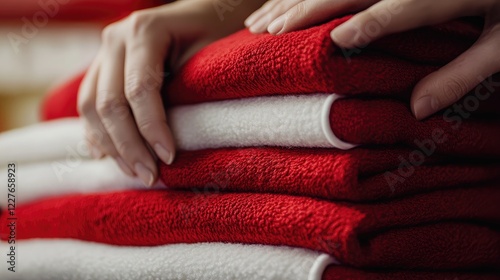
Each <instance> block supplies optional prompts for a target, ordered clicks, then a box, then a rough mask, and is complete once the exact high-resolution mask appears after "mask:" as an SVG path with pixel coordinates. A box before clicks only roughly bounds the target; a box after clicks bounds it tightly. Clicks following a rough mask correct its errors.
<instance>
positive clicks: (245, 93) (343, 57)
mask: <svg viewBox="0 0 500 280" xmlns="http://www.w3.org/2000/svg"><path fill="white" fill-rule="evenodd" d="M350 17H351V16H346V17H343V18H341V19H335V20H332V21H331V22H328V23H325V24H323V25H320V26H316V27H312V28H309V29H306V30H301V31H297V32H291V33H287V34H283V35H280V36H273V35H269V34H264V35H253V34H250V32H248V30H243V31H240V32H237V33H235V34H233V35H231V36H228V37H226V38H224V39H221V40H219V41H217V42H215V43H213V44H211V45H209V46H207V47H205V48H204V49H202V50H201V51H199V52H198V53H197V54H195V55H194V56H193V57H192V58H191V59H190V60H189V61H188V62H187V63H186V64H185V66H184V67H183V69H182V70H181V71H180V72H179V73H178V74H176V75H175V76H174V78H173V80H172V82H171V83H170V84H169V86H168V87H167V88H166V94H167V96H168V103H167V104H173V105H176V104H185V103H200V102H206V101H213V100H222V99H232V98H242V97H252V96H259V95H270V94H292V93H293V94H298V93H317V92H334V93H337V94H341V95H360V94H364V95H370V96H389V95H390V96H397V97H400V98H402V97H403V96H405V95H407V94H408V93H410V92H411V90H412V88H413V86H414V85H415V84H416V83H417V82H418V81H419V80H420V79H422V78H423V77H424V76H426V75H427V74H429V73H430V72H432V71H434V70H436V69H438V67H439V66H442V65H444V64H446V63H447V62H449V61H451V60H452V59H454V58H455V57H457V56H458V55H459V54H461V53H463V52H464V51H465V50H467V49H468V48H469V47H470V46H471V45H472V44H473V43H474V41H475V40H476V39H477V38H478V37H479V35H480V33H481V28H480V27H479V26H478V25H476V24H474V23H471V22H470V21H467V22H466V21H454V22H449V23H445V24H442V25H438V26H433V27H425V28H421V29H418V30H414V31H409V32H404V33H401V34H396V35H393V36H389V37H387V38H384V39H381V40H379V41H378V42H376V43H373V44H370V45H369V46H367V47H366V48H363V49H360V50H355V53H354V54H356V53H359V54H357V55H352V54H351V55H349V52H348V51H346V50H342V49H341V48H339V47H337V46H336V45H334V43H333V42H332V40H331V38H330V35H329V34H330V32H331V30H332V29H334V28H335V27H336V26H338V25H340V24H342V23H343V22H345V21H346V20H348V19H349V18H350ZM346 52H347V54H346Z"/></svg>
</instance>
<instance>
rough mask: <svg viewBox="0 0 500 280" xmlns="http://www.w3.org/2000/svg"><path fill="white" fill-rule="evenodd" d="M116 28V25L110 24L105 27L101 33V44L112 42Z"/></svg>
mask: <svg viewBox="0 0 500 280" xmlns="http://www.w3.org/2000/svg"><path fill="white" fill-rule="evenodd" d="M116 34H117V27H116V23H112V24H110V25H108V26H106V27H105V28H104V29H103V30H102V33H101V39H102V41H103V43H109V42H113V41H114V40H115V39H116V36H117V35H116Z"/></svg>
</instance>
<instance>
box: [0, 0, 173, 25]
mask: <svg viewBox="0 0 500 280" xmlns="http://www.w3.org/2000/svg"><path fill="white" fill-rule="evenodd" d="M161 2H162V1H161V0H23V1H2V9H0V20H16V21H19V22H21V23H25V21H24V20H21V18H25V20H26V21H29V22H30V23H31V24H34V25H45V24H40V23H38V22H40V21H41V19H40V18H43V17H47V18H49V19H51V20H52V19H56V20H64V21H106V22H110V21H114V20H117V19H119V18H121V17H123V16H126V15H127V14H129V13H131V12H132V11H135V10H139V9H145V8H149V7H152V6H156V5H159V4H161ZM164 2H169V1H164ZM44 15H45V16H44ZM42 22H43V20H42Z"/></svg>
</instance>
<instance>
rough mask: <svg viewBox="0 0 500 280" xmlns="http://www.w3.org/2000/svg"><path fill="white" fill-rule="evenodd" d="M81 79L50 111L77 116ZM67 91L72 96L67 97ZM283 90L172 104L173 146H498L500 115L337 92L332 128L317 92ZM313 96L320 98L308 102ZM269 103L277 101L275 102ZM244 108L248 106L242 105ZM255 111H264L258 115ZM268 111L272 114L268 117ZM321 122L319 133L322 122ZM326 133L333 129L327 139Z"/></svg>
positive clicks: (442, 149) (474, 153)
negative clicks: (439, 111)
mask: <svg viewBox="0 0 500 280" xmlns="http://www.w3.org/2000/svg"><path fill="white" fill-rule="evenodd" d="M79 82H80V80H79V79H77V80H74V81H72V82H71V83H70V84H68V85H65V86H63V87H62V88H61V89H60V90H61V91H60V92H56V93H55V95H54V96H52V97H50V98H49V99H47V101H46V104H45V106H44V112H45V117H46V118H47V119H56V118H61V117H72V116H77V113H76V110H74V109H71V110H73V111H74V112H70V111H71V110H70V111H66V110H68V109H69V108H76V94H77V89H78V86H79ZM324 96H325V97H323V98H325V100H326V101H325V103H324V104H327V103H328V99H327V98H328V97H327V96H328V95H326V94H325V95H324ZM70 97H71V100H66V99H65V98H70ZM268 98H269V97H268ZM281 98H282V99H280V97H272V98H270V99H268V100H269V104H267V105H266V104H264V106H258V103H259V101H262V102H265V100H266V99H265V98H264V97H262V98H257V99H254V98H244V99H238V100H232V101H225V102H210V103H203V104H197V105H191V106H174V107H172V108H171V109H169V112H170V118H169V120H170V122H171V125H172V126H173V128H174V130H175V131H174V132H176V133H174V135H176V136H177V138H178V139H177V142H178V148H181V149H189V150H193V149H202V148H215V147H221V146H225V147H230V146H233V147H235V146H245V145H246V146H249V145H251V146H255V145H270V146H277V145H278V146H279V145H281V146H295V147H297V146H308V147H318V146H319V147H325V146H328V145H329V147H338V148H342V149H346V148H351V147H352V144H356V145H373V144H377V145H398V144H404V145H407V146H411V147H415V148H417V149H422V146H427V145H433V146H435V148H433V151H435V152H437V153H441V154H451V155H459V156H468V157H500V146H499V145H498V144H497V143H499V142H500V129H499V127H500V120H498V119H495V118H491V119H484V118H482V119H479V118H477V117H473V116H472V117H469V118H466V119H464V118H461V117H460V115H459V114H458V113H452V114H449V115H447V117H446V118H445V117H443V116H441V115H436V116H433V117H431V118H429V119H427V120H425V121H420V122H419V121H417V120H416V119H415V118H414V116H413V115H412V114H411V111H410V109H409V108H408V105H407V103H408V102H402V101H397V100H389V99H379V100H369V99H340V100H336V101H335V102H333V105H332V106H331V108H330V115H329V118H330V119H329V123H330V128H331V129H328V127H324V126H323V125H324V124H325V123H326V122H327V118H328V116H325V115H324V114H323V113H324V112H326V109H325V108H320V107H321V106H320V101H318V100H319V99H321V97H317V95H309V96H296V97H287V98H286V97H281ZM316 99H318V100H316ZM278 100H282V102H279V101H278ZM291 100H296V101H299V100H303V101H304V102H303V104H302V105H303V106H302V107H303V108H302V109H300V110H299V109H297V106H296V105H298V104H297V103H293V102H291ZM313 100H316V101H314V102H317V103H315V104H312V103H314V102H313ZM63 101H68V102H69V104H66V103H64V104H60V102H63ZM54 102H55V103H54ZM271 103H272V104H271ZM484 103H489V101H488V102H482V103H480V107H481V106H483V104H484ZM497 103H498V106H500V102H497ZM271 105H272V106H271ZM224 106H226V107H227V108H225V109H224V110H222V109H221V107H224ZM269 107H274V110H271V109H269ZM243 108H244V109H245V110H241V109H243ZM314 108H317V111H314V110H313V109H314ZM219 109H220V110H219ZM243 112H245V114H243ZM320 112H321V114H320ZM259 114H261V115H264V116H266V118H255V116H259ZM269 117H271V120H270V121H269V122H266V121H265V120H266V119H267V118H269ZM306 122H307V123H306ZM320 124H321V125H322V126H323V128H322V130H323V132H324V134H322V132H321V130H320V128H319V125H320ZM306 126H307V127H308V128H307V129H306ZM283 129H285V130H283ZM309 129H310V131H309ZM256 132H258V133H256ZM284 132H286V133H284ZM280 134H281V136H280ZM323 135H327V136H328V135H331V136H330V137H327V138H328V139H325V137H324V136H323ZM331 139H333V140H331ZM429 142H432V143H429ZM332 143H333V144H334V145H331V144H332ZM350 144H351V145H350Z"/></svg>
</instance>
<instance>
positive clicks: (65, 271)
mask: <svg viewBox="0 0 500 280" xmlns="http://www.w3.org/2000/svg"><path fill="white" fill-rule="evenodd" d="M16 243H17V244H16V246H17V252H16V256H17V260H18V264H17V265H16V272H15V273H13V272H10V271H8V270H7V267H8V263H6V262H5V261H3V262H2V265H1V268H0V279H5V280H17V279H23V280H27V279H39V280H43V279H47V280H53V279H58V280H59V279H60V280H63V279H64V280H69V279H73V280H81V279H100V280H111V279H117V280H118V279H119V280H132V279H137V280H147V279H166V280H225V279H228V280H229V279H238V280H239V279H242V280H281V279H282V280H320V279H321V276H322V275H323V272H324V270H325V268H326V266H327V265H329V264H332V263H336V262H335V261H334V259H332V258H331V257H330V256H328V255H326V254H322V253H319V252H314V251H310V250H306V249H301V248H291V247H285V246H264V245H243V244H229V243H195V244H172V245H164V246H155V247H125V246H112V245H105V244H98V243H92V242H85V241H77V240H70V239H46V240H42V239H34V240H27V241H18V242H16ZM8 246H9V245H8V244H6V243H1V244H0V248H1V254H2V255H3V256H5V255H6V254H7V253H8Z"/></svg>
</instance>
